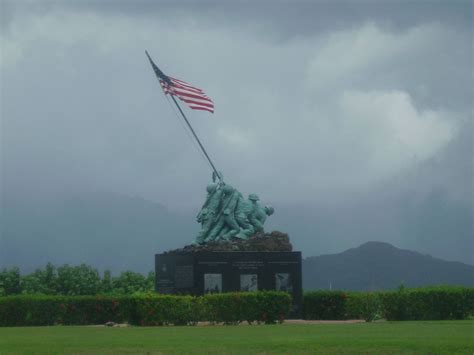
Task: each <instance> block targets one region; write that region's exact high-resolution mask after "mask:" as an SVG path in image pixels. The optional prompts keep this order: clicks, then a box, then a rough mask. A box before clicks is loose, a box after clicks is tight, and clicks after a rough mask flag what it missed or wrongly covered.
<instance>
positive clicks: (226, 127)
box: [0, 0, 474, 260]
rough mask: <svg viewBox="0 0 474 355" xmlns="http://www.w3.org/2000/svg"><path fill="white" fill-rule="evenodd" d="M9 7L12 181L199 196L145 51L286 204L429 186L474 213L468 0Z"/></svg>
mask: <svg viewBox="0 0 474 355" xmlns="http://www.w3.org/2000/svg"><path fill="white" fill-rule="evenodd" d="M0 3H1V13H2V15H1V16H2V18H1V64H0V65H1V149H2V150H1V159H2V187H3V191H4V193H5V191H10V192H11V191H17V192H21V194H26V195H28V194H38V193H45V194H62V193H66V192H68V191H82V190H106V191H111V192H114V193H120V194H124V195H132V196H140V197H143V198H145V199H148V200H151V201H155V202H159V203H162V204H164V205H165V206H168V207H169V208H170V209H172V210H178V211H190V210H196V209H198V208H199V206H200V205H201V203H202V201H203V198H204V188H205V185H206V184H207V183H208V181H209V180H210V169H209V166H208V165H207V164H206V161H205V160H204V159H203V157H202V155H201V154H200V152H199V151H198V149H197V147H196V145H195V144H194V143H193V141H192V140H191V138H190V137H189V136H188V133H186V131H185V129H184V128H183V125H182V123H181V122H180V121H179V118H178V117H177V116H176V115H175V112H174V111H173V109H172V107H171V106H170V104H169V103H168V102H167V100H166V99H165V97H164V96H163V94H162V92H161V89H160V87H159V85H158V83H157V81H156V79H155V77H154V74H153V72H152V70H151V68H150V66H149V63H148V62H147V59H146V57H145V54H144V51H145V49H147V50H148V51H149V52H150V54H151V55H152V57H153V58H154V59H155V61H156V62H157V64H158V65H159V66H160V67H161V69H162V70H163V71H164V72H165V73H167V74H169V75H172V76H174V77H177V78H180V79H183V80H185V81H188V82H190V83H192V84H194V85H195V86H198V87H200V88H202V89H204V90H205V91H206V93H207V94H208V95H209V96H210V97H211V98H212V99H213V100H214V102H215V113H214V114H209V113H207V112H198V111H191V110H189V109H187V108H186V109H185V111H186V113H187V114H188V117H189V118H190V120H191V122H192V124H193V126H194V128H195V130H196V131H197V133H198V135H199V136H200V138H201V139H202V141H203V144H204V145H205V146H206V148H207V149H208V152H209V154H210V156H211V157H212V159H213V160H214V162H215V164H216V166H217V167H218V169H219V170H221V171H222V172H223V174H224V177H225V180H226V181H227V182H228V183H230V184H232V185H234V186H235V187H237V188H238V189H239V190H240V191H241V192H243V193H244V194H248V193H251V192H256V193H257V194H259V195H260V197H261V199H262V200H263V202H264V203H271V204H272V205H274V206H275V207H276V210H277V212H278V208H279V207H281V208H290V207H291V206H305V208H308V209H314V211H319V210H325V209H338V208H339V210H340V211H345V212H344V213H347V214H342V212H341V215H340V218H341V223H343V220H344V219H346V218H347V217H348V216H350V215H351V212H350V211H351V209H352V210H357V209H358V208H362V207H361V206H365V204H367V203H368V202H367V201H377V202H376V203H375V202H374V203H375V204H376V205H378V206H381V208H383V206H384V201H385V200H386V199H390V196H392V197H393V196H396V197H397V196H407V195H416V196H418V198H419V199H420V200H422V201H425V200H426V199H427V198H429V196H432V194H433V192H434V191H435V192H437V193H441V194H442V196H443V201H445V200H446V201H448V202H449V204H453V205H456V206H458V205H460V206H467V208H468V211H469V213H472V199H473V196H474V194H473V185H472V173H473V155H472V139H473V127H472V115H473V105H472V94H473V90H472V83H473V68H472V59H473V58H472V53H473V52H472V49H473V36H472V30H473V28H472V16H473V15H472V14H473V9H472V2H471V1H420V0H419V1H330V2H329V1H328V2H318V1H273V2H270V1H257V2H253V1H246V2H239V1H215V2H212V1H204V2H191V1H188V2H180V5H175V4H174V2H172V1H169V2H160V1H132V0H128V1H126V0H122V1H62V2H60V1H25V0H19V1H6V0H0ZM420 208H426V209H427V210H428V211H429V209H430V208H431V207H430V204H429V203H421V204H420ZM450 213H455V212H453V211H451V212H450ZM471 217H472V215H471ZM272 218H274V219H277V218H278V213H276V214H275V216H274V217H272ZM433 218H437V217H433ZM430 222H431V221H425V222H424V223H430ZM433 222H434V221H433ZM274 223H275V222H274ZM395 223H397V222H395ZM280 227H281V229H283V228H284V226H280ZM463 228H464V230H463V233H465V234H466V233H467V234H471V235H472V223H471V224H469V223H468V224H466V225H465V227H463ZM466 228H467V229H469V228H470V231H469V230H466ZM469 246H473V237H471V238H470V239H469V240H467V241H464V244H463V245H462V246H458V248H459V249H460V250H462V249H464V254H463V255H464V256H465V255H467V254H466V251H465V248H466V247H469ZM454 248H456V247H454ZM453 255H458V254H455V253H454V254H453ZM453 257H454V256H453ZM465 259H466V258H465V257H464V259H463V260H465Z"/></svg>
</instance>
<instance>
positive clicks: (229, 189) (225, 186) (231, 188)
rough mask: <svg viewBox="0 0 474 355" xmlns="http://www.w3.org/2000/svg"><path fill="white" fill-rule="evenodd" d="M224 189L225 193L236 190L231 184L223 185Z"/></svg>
mask: <svg viewBox="0 0 474 355" xmlns="http://www.w3.org/2000/svg"><path fill="white" fill-rule="evenodd" d="M222 191H223V192H224V193H225V194H230V193H232V192H233V191H234V188H233V187H232V186H230V185H224V186H223V187H222Z"/></svg>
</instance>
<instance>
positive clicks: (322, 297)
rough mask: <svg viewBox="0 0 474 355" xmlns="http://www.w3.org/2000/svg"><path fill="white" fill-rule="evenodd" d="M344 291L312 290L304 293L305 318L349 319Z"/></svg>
mask: <svg viewBox="0 0 474 355" xmlns="http://www.w3.org/2000/svg"><path fill="white" fill-rule="evenodd" d="M347 297H348V293H347V292H344V291H312V292H307V293H305V294H304V297H303V314H304V318H305V319H330V320H339V319H347V315H346V301H347Z"/></svg>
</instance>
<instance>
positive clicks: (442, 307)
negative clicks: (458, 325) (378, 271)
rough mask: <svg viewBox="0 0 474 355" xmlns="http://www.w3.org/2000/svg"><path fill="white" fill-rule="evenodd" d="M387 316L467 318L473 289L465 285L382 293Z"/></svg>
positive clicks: (398, 317)
mask: <svg viewBox="0 0 474 355" xmlns="http://www.w3.org/2000/svg"><path fill="white" fill-rule="evenodd" d="M380 299H381V302H382V309H383V315H384V317H385V318H386V319H388V320H444V319H465V318H467V317H468V316H469V315H470V314H472V311H473V309H472V304H473V302H474V301H473V300H474V289H473V288H465V287H452V286H450V287H447V286H444V287H429V288H414V289H404V288H401V289H399V290H398V291H397V292H383V293H381V294H380Z"/></svg>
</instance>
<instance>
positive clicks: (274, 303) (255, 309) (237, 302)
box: [203, 291, 291, 324]
mask: <svg viewBox="0 0 474 355" xmlns="http://www.w3.org/2000/svg"><path fill="white" fill-rule="evenodd" d="M203 302H204V312H205V317H206V320H208V321H210V322H213V323H224V324H238V323H240V322H243V321H247V322H248V323H249V324H250V323H252V322H258V323H260V322H264V323H266V324H273V323H276V322H283V320H284V319H285V318H286V317H287V315H288V313H289V311H290V308H291V296H290V295H289V294H288V293H286V292H276V291H260V292H232V293H221V294H208V295H205V296H203Z"/></svg>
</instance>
